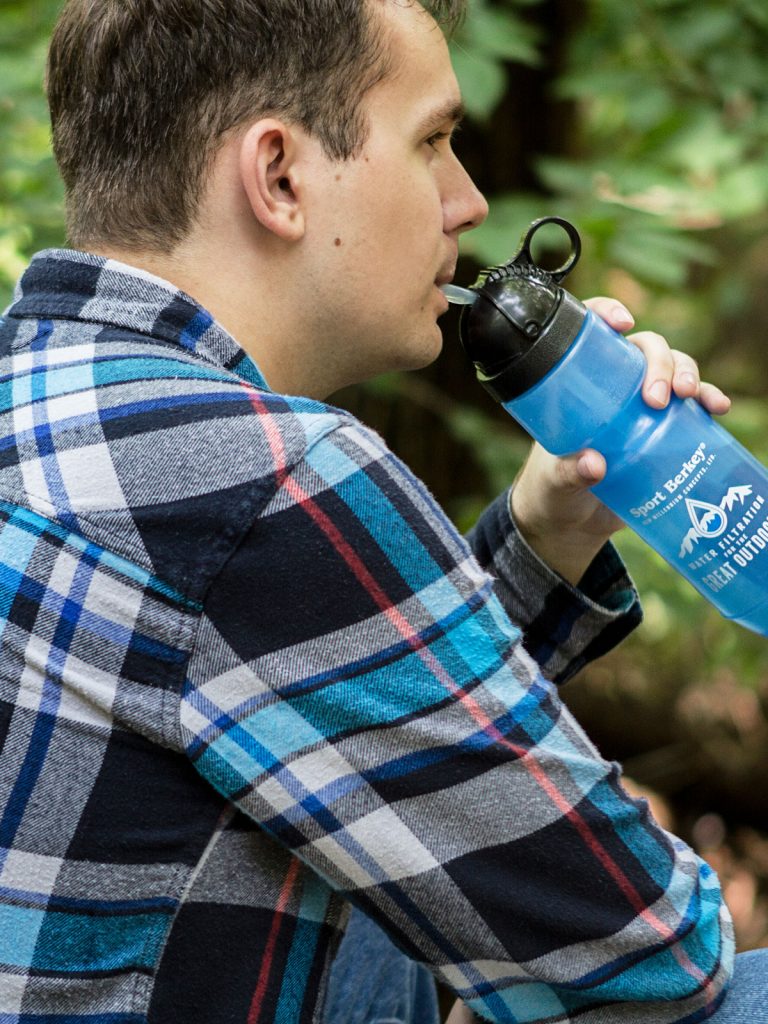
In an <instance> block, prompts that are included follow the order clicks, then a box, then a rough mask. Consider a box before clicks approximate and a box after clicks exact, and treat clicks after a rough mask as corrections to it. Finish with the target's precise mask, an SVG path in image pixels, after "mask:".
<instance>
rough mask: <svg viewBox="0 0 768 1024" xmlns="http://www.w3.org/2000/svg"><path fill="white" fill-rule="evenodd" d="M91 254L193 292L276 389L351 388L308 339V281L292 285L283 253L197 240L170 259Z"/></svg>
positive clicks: (318, 391)
mask: <svg viewBox="0 0 768 1024" xmlns="http://www.w3.org/2000/svg"><path fill="white" fill-rule="evenodd" d="M92 251H93V252H95V253H96V254H97V255H99V256H104V257H106V258H108V259H113V260H118V261H120V262H122V263H126V264H128V265H130V266H133V267H137V268H139V269H141V270H145V271H148V272H149V273H151V274H154V275H155V276H157V277H160V278H163V279H164V280H166V281H168V282H169V283H170V284H172V285H173V286H174V287H176V288H179V289H180V290H181V291H183V292H186V293H187V294H188V295H189V296H191V297H192V298H193V299H194V300H195V301H196V302H198V303H199V304H200V305H201V306H202V307H203V308H204V309H206V310H207V311H208V312H209V313H210V314H211V315H212V316H213V317H214V318H215V319H216V321H217V322H218V323H219V324H220V325H221V326H222V327H223V328H224V329H225V330H226V331H227V332H228V333H229V334H231V335H232V336H233V338H234V339H235V340H236V341H237V343H238V344H239V345H240V347H241V348H242V349H244V350H245V352H247V353H248V355H249V356H250V357H251V358H252V359H253V360H254V362H255V363H256V364H257V365H258V367H259V369H260V370H261V373H262V374H263V376H264V378H265V380H266V381H267V383H268V384H269V386H270V388H272V390H273V391H277V392H281V393H285V394H302V395H307V396H309V397H314V398H325V397H327V395H328V394H330V393H331V392H332V391H334V390H336V389H337V388H338V387H340V386H341V384H343V383H347V382H346V381H341V382H340V381H339V380H338V379H337V378H338V368H337V367H335V366H334V365H333V360H332V359H331V360H328V359H324V360H321V359H319V358H318V355H319V353H320V351H321V350H322V348H323V347H324V346H322V345H318V344H317V340H318V339H317V338H312V337H308V334H309V333H310V331H309V327H308V323H310V322H311V317H310V318H308V317H307V315H306V311H307V303H308V301H310V298H309V296H308V295H307V282H305V283H304V286H303V287H296V288H291V285H290V280H291V278H290V276H289V275H288V274H287V273H286V270H285V266H284V265H283V261H282V260H281V259H280V258H279V256H278V254H272V256H269V255H266V256H259V257H254V256H253V248H250V249H249V248H248V247H242V248H238V247H237V246H236V245H233V244H231V243H226V244H223V243H222V244H218V245H217V244H212V240H211V239H210V237H209V238H207V239H206V242H205V245H204V246H201V245H198V244H196V242H195V239H194V237H191V238H189V239H188V240H186V241H185V242H183V243H182V244H181V245H180V246H178V247H177V248H176V249H175V250H173V251H172V252H170V253H168V254H162V253H156V252H150V251H142V250H134V249H121V248H119V247H112V246H94V247H93V249H92ZM233 253H238V256H237V257H236V258H233V255H232V254H233Z"/></svg>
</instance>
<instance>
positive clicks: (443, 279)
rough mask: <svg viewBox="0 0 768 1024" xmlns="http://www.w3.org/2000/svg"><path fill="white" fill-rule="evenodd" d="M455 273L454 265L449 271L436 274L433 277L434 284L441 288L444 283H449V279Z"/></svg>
mask: <svg viewBox="0 0 768 1024" xmlns="http://www.w3.org/2000/svg"><path fill="white" fill-rule="evenodd" d="M455 273H456V268H455V267H454V268H453V269H452V270H450V271H446V272H445V273H443V274H438V276H437V277H436V278H435V284H436V285H437V287H438V288H442V286H443V285H444V284H450V283H451V281H453V278H454V275H455Z"/></svg>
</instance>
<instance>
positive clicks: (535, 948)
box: [0, 251, 732, 1024]
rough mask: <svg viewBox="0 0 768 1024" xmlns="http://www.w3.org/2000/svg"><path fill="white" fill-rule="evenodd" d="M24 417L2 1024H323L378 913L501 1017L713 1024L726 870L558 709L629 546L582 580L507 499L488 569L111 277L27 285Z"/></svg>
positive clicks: (377, 468)
mask: <svg viewBox="0 0 768 1024" xmlns="http://www.w3.org/2000/svg"><path fill="white" fill-rule="evenodd" d="M0 394H1V395H2V404H1V406H0V424H1V425H2V431H0V631H1V636H2V648H1V652H2V653H1V655H0V747H1V748H2V753H1V755H0V1024H11V1022H14V1024H19V1022H23V1024H86V1022H92V1024H144V1022H157V1024H162V1022H165V1024H167V1022H174V1024H176V1022H179V1021H183V1022H184V1024H218V1022H221V1024H224V1022H243V1024H246V1022H247V1024H257V1022H259V1024H267V1022H280V1024H289V1022H306V1021H318V1020H319V1019H320V1016H321V1007H322V997H323V992H324V979H325V977H326V975H327V970H328V964H329V962H330V960H331V959H332V955H333V951H334V948H335V945H336V943H337V941H338V937H339V935H340V933H341V931H342V930H343V926H344V920H345V908H347V907H348V906H349V902H352V903H354V904H356V905H357V906H359V907H361V908H362V909H363V910H364V911H365V912H366V913H368V914H370V915H371V916H372V917H374V918H375V919H376V920H377V921H378V922H379V923H380V924H381V925H382V926H383V927H384V928H385V929H386V930H387V932H388V933H389V935H390V936H391V937H393V938H394V940H395V941H396V942H397V943H398V944H399V945H400V946H401V947H402V948H403V949H404V950H405V951H406V952H407V953H409V954H410V955H411V956H412V957H414V958H416V959H418V960H420V961H422V962H424V963H425V964H427V965H428V966H429V967H430V968H431V969H432V970H433V971H434V972H435V973H436V974H437V975H438V977H440V978H441V979H442V980H443V982H445V983H446V984H447V985H449V986H451V987H452V988H453V989H454V990H455V991H456V992H457V993H458V994H459V995H460V996H461V997H462V998H463V999H465V1000H466V1001H467V1002H468V1003H469V1004H470V1006H472V1007H473V1008H474V1009H475V1010H476V1011H477V1012H478V1013H479V1014H481V1015H482V1016H484V1017H487V1018H488V1019H490V1020H496V1021H518V1022H534V1021H535V1022H545V1021H546V1022H555V1021H558V1022H565V1021H578V1022H579V1024H604V1022H606V1021H611V1020H614V1019H616V1018H617V1017H620V1019H621V1020H622V1021H623V1022H626V1024H630V1022H633V1024H640V1022H645V1024H650V1022H653V1024H665V1022H672V1021H688V1022H690V1021H698V1020H702V1019H704V1018H705V1017H706V1016H708V1015H709V1013H711V1011H712V1009H713V1007H714V1006H715V1005H717V1003H718V1002H719V999H720V998H721V995H722V990H723V986H724V983H725V981H726V978H727V974H728V970H729V963H730V958H731V951H732V946H731V938H730V930H729V923H728V917H727V913H726V912H725V910H724V909H723V906H722V903H721V898H720V892H719V888H718V883H717V879H716V878H715V876H714V875H713V873H712V872H711V871H710V870H709V869H708V868H707V866H706V865H705V864H703V863H702V862H701V861H699V860H698V859H697V858H696V857H695V855H694V854H693V853H692V852H691V851H690V850H689V849H687V848H686V847H685V846H684V845H683V844H682V843H681V842H679V841H678V840H676V839H675V838H673V837H671V836H669V835H667V834H666V833H664V832H662V831H661V830H660V829H659V828H658V827H657V826H656V825H655V824H654V823H653V822H652V821H651V820H650V819H649V816H648V813H647V808H646V806H645V805H644V803H643V802H636V801H634V800H632V799H630V798H629V797H628V796H627V795H626V794H625V792H624V791H623V789H622V788H621V785H620V781H619V771H618V769H617V767H616V766H615V765H613V764H610V763H606V762H605V761H603V760H602V759H601V758H600V756H599V755H598V753H597V752H596V750H595V749H594V748H593V746H592V745H591V743H590V742H589V740H588V739H587V738H586V737H585V736H584V734H583V732H582V731H581V729H580V728H579V727H578V725H577V724H576V723H575V722H574V721H573V719H572V717H571V716H570V715H569V713H568V712H567V710H565V709H564V707H563V705H562V704H561V702H560V700H559V697H558V694H557V690H556V687H555V685H554V683H553V682H552V680H553V679H557V680H563V679H565V678H567V677H568V676H569V675H570V674H572V672H573V671H575V670H576V669H577V668H579V667H580V666H581V665H582V664H583V663H584V661H585V660H586V659H588V658H590V657H594V656H595V655H597V654H600V653H602V652H603V651H605V650H607V649H608V647H610V646H611V645H612V644H613V643H615V642H616V640H618V639H619V638H620V637H621V636H623V635H624V634H625V633H626V632H627V631H628V629H629V628H631V627H632V625H633V624H634V623H635V622H636V621H637V618H638V612H637V604H636V598H635V595H634V593H633V591H632V588H631V585H630V584H629V582H628V580H627V578H626V576H625V574H624V572H623V569H622V567H621V565H620V563H619V562H618V559H617V558H616V556H615V555H614V554H613V553H612V550H611V549H606V551H605V552H604V553H603V554H602V555H601V556H600V557H599V558H598V560H597V561H596V563H595V564H594V565H593V566H592V568H591V569H590V571H589V572H588V573H587V576H586V577H585V578H584V580H583V581H582V583H581V589H580V590H576V589H574V588H572V587H570V586H568V585H566V584H565V583H563V582H562V581H561V580H559V578H557V577H556V576H554V574H552V573H551V572H550V571H549V570H548V569H546V568H545V567H544V566H543V565H542V564H541V563H540V562H539V561H538V560H537V559H536V557H535V556H534V555H533V554H532V552H530V551H529V550H528V549H527V548H526V546H525V544H524V543H523V542H522V540H521V539H520V538H519V536H518V535H517V534H516V532H515V529H514V526H513V524H512V523H511V521H510V517H509V513H508V508H507V502H506V497H503V498H502V499H500V501H499V502H497V503H496V504H495V505H493V506H491V508H490V509H489V510H488V512H487V513H486V514H485V516H484V517H483V518H482V519H481V521H480V523H479V525H478V527H477V528H476V531H475V533H474V537H473V538H472V543H473V546H474V551H475V555H476V557H475V556H474V555H473V553H472V551H471V550H470V548H469V546H468V545H467V543H466V542H465V541H464V540H463V539H462V538H461V537H460V536H459V535H458V534H457V533H456V531H455V529H454V528H453V527H452V525H451V524H450V522H449V521H448V520H447V519H446V517H445V515H444V514H443V512H442V511H441V510H440V508H439V507H438V506H437V505H436V504H435V502H434V501H433V500H432V498H431V497H430V495H429V494H428V493H427V492H426V490H425V488H424V487H423V485H421V484H420V482H419V481H418V480H416V479H415V478H414V477H413V476H412V475H411V474H410V473H409V472H408V470H407V469H406V468H405V467H404V466H403V465H402V464H401V463H400V462H399V461H398V460H397V459H396V458H395V457H394V456H393V455H392V454H391V453H390V452H389V451H388V450H387V449H386V447H385V446H384V444H383V443H382V441H381V440H380V438H379V437H377V436H376V435H375V434H374V433H372V432H371V431H370V430H368V429H366V428H365V427H364V426H363V425H362V424H360V423H359V422H358V421H356V420H355V419H354V418H353V417H352V416H350V415H349V414H347V413H345V412H342V411H340V410H337V409H333V408H331V407H329V406H327V405H324V404H322V403H319V402H314V401H310V400H307V399H303V398H296V397H289V396H285V395H278V394H274V393H272V392H271V391H270V390H269V389H268V387H267V386H266V384H265V382H264V380H263V379H262V378H261V376H260V374H259V371H258V370H257V368H256V366H255V365H254V364H253V363H252V362H251V361H250V359H249V358H248V357H247V356H246V355H245V354H244V353H243V352H242V351H241V350H240V349H239V348H238V346H237V345H236V343H235V342H234V341H233V339H232V338H231V337H230V336H229V335H228V334H227V333H226V332H225V331H224V330H223V329H222V328H221V327H220V326H219V325H217V324H216V323H215V322H214V321H213V320H212V318H211V317H210V316H209V315H208V314H207V313H206V312H205V311H204V310H202V309H201V308H200V307H199V306H197V305H196V304H195V303H194V302H193V301H192V300H191V299H189V298H188V297H187V296H185V295H183V294H181V293H179V292H178V291H176V290H175V289H173V288H172V287H171V286H170V285H168V284H166V283H164V282H162V281H159V280H158V279H156V278H154V277H152V276H150V275H147V274H145V273H142V272H140V271H138V270H134V269H131V268H128V267H125V266H122V265H120V264H115V263H110V262H107V261H105V260H103V259H100V258H97V257H94V256H89V255H86V254H83V253H75V252H66V251H53V252H48V253H45V254H41V255H40V256H39V257H37V258H36V259H35V260H34V261H33V262H32V264H31V267H30V268H29V269H28V271H27V273H26V274H25V276H24V278H23V279H22V282H21V283H20V286H19V289H18V290H17V295H16V301H15V303H14V305H13V306H12V307H11V308H10V310H9V311H8V312H7V314H6V317H5V319H4V321H0ZM513 621H517V622H520V623H522V624H523V625H524V626H525V630H526V636H527V640H526V643H527V646H528V649H529V652H530V653H528V652H526V650H525V649H524V646H523V644H522V642H521V632H520V629H519V628H518V627H517V626H515V625H513V624H512V622H513ZM530 654H532V655H533V657H531V656H530ZM537 662H538V664H537ZM542 673H543V674H542ZM546 677H549V678H546Z"/></svg>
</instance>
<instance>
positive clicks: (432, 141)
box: [425, 132, 451, 149]
mask: <svg viewBox="0 0 768 1024" xmlns="http://www.w3.org/2000/svg"><path fill="white" fill-rule="evenodd" d="M450 137H451V136H450V135H449V133H448V132H435V134H434V135H430V136H429V138H428V139H426V140H425V141H426V143H427V145H428V146H431V147H432V149H436V148H437V144H438V142H443V141H445V139H450Z"/></svg>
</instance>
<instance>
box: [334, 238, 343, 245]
mask: <svg viewBox="0 0 768 1024" xmlns="http://www.w3.org/2000/svg"><path fill="white" fill-rule="evenodd" d="M333 244H334V245H341V239H340V238H334V240H333Z"/></svg>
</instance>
